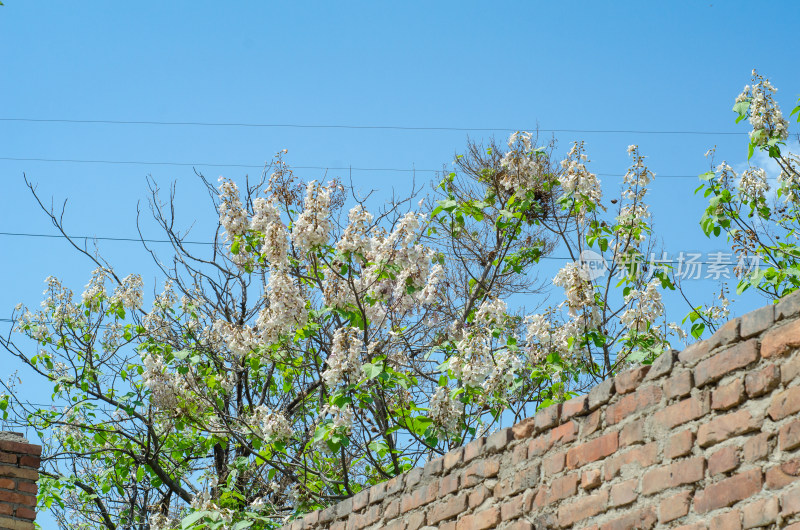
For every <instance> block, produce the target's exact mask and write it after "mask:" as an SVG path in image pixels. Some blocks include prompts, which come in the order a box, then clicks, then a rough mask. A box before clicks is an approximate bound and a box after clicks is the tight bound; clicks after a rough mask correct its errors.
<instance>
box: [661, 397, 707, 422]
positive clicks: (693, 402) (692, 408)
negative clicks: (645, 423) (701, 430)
mask: <svg viewBox="0 0 800 530" xmlns="http://www.w3.org/2000/svg"><path fill="white" fill-rule="evenodd" d="M706 414H708V399H707V398H706V397H705V396H703V395H698V396H692V397H690V398H687V399H684V400H683V401H679V402H677V403H674V404H672V405H669V406H667V407H665V408H663V409H661V410H659V411H658V412H656V413H655V414H654V415H653V419H652V421H653V424H654V425H656V426H659V427H663V428H664V429H667V430H669V429H672V428H673V427H677V426H678V425H681V424H684V423H686V422H689V421H692V420H696V419H697V418H701V417H703V416H705V415H706Z"/></svg>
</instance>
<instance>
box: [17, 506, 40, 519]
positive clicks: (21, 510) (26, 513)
mask: <svg viewBox="0 0 800 530" xmlns="http://www.w3.org/2000/svg"><path fill="white" fill-rule="evenodd" d="M16 516H17V517H19V518H20V519H29V520H31V521H33V520H34V519H36V510H33V509H31V508H28V507H27V506H17V513H16Z"/></svg>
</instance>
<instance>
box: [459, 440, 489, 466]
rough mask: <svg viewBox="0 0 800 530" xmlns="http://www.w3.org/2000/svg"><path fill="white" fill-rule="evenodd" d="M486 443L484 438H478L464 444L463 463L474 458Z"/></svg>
mask: <svg viewBox="0 0 800 530" xmlns="http://www.w3.org/2000/svg"><path fill="white" fill-rule="evenodd" d="M485 444H486V438H478V439H476V440H472V441H471V442H470V443H468V444H467V445H465V446H464V463H465V464H466V463H467V462H469V461H471V460H473V459H475V458H477V457H478V455H480V454H481V450H482V449H483V446H484V445H485Z"/></svg>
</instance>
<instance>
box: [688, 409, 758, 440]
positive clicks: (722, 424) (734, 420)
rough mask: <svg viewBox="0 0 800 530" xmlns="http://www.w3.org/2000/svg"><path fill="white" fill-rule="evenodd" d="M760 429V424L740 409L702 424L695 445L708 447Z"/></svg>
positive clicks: (747, 412) (744, 410) (746, 411)
mask: <svg viewBox="0 0 800 530" xmlns="http://www.w3.org/2000/svg"><path fill="white" fill-rule="evenodd" d="M760 428H761V425H760V423H759V422H758V421H757V420H756V419H755V418H753V416H752V415H751V414H750V412H749V411H748V410H746V409H742V410H739V411H736V412H731V413H729V414H726V415H724V416H718V417H716V418H714V419H713V420H711V421H709V422H708V423H704V424H703V425H701V426H700V428H699V429H698V430H697V443H698V445H700V447H708V446H710V445H714V444H716V443H719V442H724V441H725V440H727V439H728V438H730V437H732V436H739V435H740V434H745V433H748V432H751V431H757V430H758V429H760Z"/></svg>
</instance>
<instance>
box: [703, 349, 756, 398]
mask: <svg viewBox="0 0 800 530" xmlns="http://www.w3.org/2000/svg"><path fill="white" fill-rule="evenodd" d="M756 360H758V340H757V339H750V340H748V341H747V342H740V343H738V344H736V345H734V346H732V347H730V348H728V349H727V350H723V351H721V352H719V353H718V354H716V355H714V356H712V357H709V358H708V359H706V360H705V361H701V362H700V363H699V364H698V365H697V366H696V367H695V369H694V383H695V385H696V386H698V387H701V386H704V385H706V384H708V383H712V382H714V381H717V380H719V379H721V378H722V377H723V376H724V375H726V374H729V373H731V372H734V371H736V370H738V369H739V368H744V367H745V366H747V365H748V364H750V363H752V362H755V361H756Z"/></svg>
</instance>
